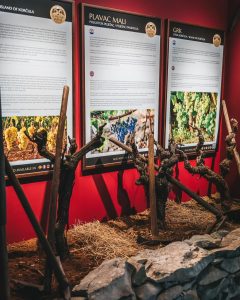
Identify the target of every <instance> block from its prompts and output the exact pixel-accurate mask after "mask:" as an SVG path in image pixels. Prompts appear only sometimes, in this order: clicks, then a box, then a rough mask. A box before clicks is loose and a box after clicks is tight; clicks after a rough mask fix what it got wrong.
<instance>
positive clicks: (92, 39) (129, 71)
mask: <svg viewBox="0 0 240 300" xmlns="http://www.w3.org/2000/svg"><path fill="white" fill-rule="evenodd" d="M83 20H84V22H83V23H84V64H85V68H84V78H85V85H84V92H85V95H84V96H85V97H84V102H85V107H84V112H85V132H84V134H85V142H89V141H90V140H91V139H92V138H93V137H94V136H95V134H96V132H97V130H98V128H99V126H101V125H102V124H104V123H106V126H105V127H104V133H103V135H104V137H105V142H104V144H103V146H102V147H101V148H99V149H95V150H93V151H92V152H89V153H88V154H87V155H86V157H85V160H84V165H85V167H86V168H88V167H89V168H94V167H95V166H101V165H108V164H121V163H124V162H126V161H127V160H128V156H126V154H125V152H124V151H122V149H121V148H119V147H117V146H116V145H114V144H112V143H111V142H110V141H109V140H108V138H109V137H114V138H116V139H118V140H119V141H121V142H122V143H127V141H128V139H129V138H130V136H131V134H133V133H135V140H136V143H137V145H138V148H139V150H140V151H142V152H144V151H146V148H147V144H148V141H147V136H148V133H149V130H150V127H152V128H154V135H155V138H156V139H157V138H158V109H159V72H160V31H161V21H160V20H159V19H156V18H151V17H145V16H140V15H134V14H130V13H124V12H119V11H114V10H108V9H102V8H97V7H91V6H84V7H83Z"/></svg>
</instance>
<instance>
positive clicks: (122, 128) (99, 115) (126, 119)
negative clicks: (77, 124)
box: [91, 109, 154, 154]
mask: <svg viewBox="0 0 240 300" xmlns="http://www.w3.org/2000/svg"><path fill="white" fill-rule="evenodd" d="M150 122H151V124H153V123H154V110H153V109H132V110H101V111H99V110H98V111H91V138H93V137H94V136H95V135H96V133H97V131H98V128H99V126H101V125H103V124H104V123H106V126H105V127H104V133H103V135H104V136H105V137H108V138H109V137H114V138H116V139H118V140H119V141H120V142H122V143H124V144H126V143H127V141H128V139H129V137H130V136H131V135H132V134H133V133H134V134H135V142H136V144H137V146H138V148H139V149H144V148H147V143H148V142H147V137H148V134H149V131H150V126H151V125H150ZM113 151H122V149H121V148H119V147H118V146H116V145H115V144H113V143H111V142H110V141H109V140H108V139H107V138H106V139H105V142H104V144H103V145H102V147H100V148H98V149H95V150H93V151H92V154H94V153H106V152H113Z"/></svg>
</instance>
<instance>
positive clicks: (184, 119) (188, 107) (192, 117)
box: [170, 92, 217, 144]
mask: <svg viewBox="0 0 240 300" xmlns="http://www.w3.org/2000/svg"><path fill="white" fill-rule="evenodd" d="M170 101H171V104H170V128H171V134H172V137H173V138H174V140H175V142H176V143H177V144H192V143H197V142H198V137H197V135H196V130H194V127H197V128H199V129H201V131H202V134H203V135H204V138H205V142H210V141H214V140H215V131H216V130H215V129H216V115H217V93H206V92H171V98H170Z"/></svg>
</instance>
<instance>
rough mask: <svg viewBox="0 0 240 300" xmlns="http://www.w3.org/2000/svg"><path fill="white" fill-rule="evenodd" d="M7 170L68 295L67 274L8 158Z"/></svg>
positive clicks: (56, 274)
mask: <svg viewBox="0 0 240 300" xmlns="http://www.w3.org/2000/svg"><path fill="white" fill-rule="evenodd" d="M5 168H6V174H7V176H8V178H9V180H10V183H11V184H12V186H13V188H14V190H15V192H16V194H17V196H18V199H19V201H20V202H21V205H22V207H23V209H24V211H25V213H26V215H27V217H28V219H29V221H30V223H31V224H32V227H33V229H34V231H35V233H36V235H37V237H38V239H39V242H40V243H41V245H42V248H43V250H44V251H45V253H46V255H47V259H48V261H49V264H50V266H51V268H52V269H53V272H54V274H55V276H56V279H57V281H58V283H59V285H60V287H61V289H62V292H63V293H66V291H68V290H69V283H68V280H67V278H66V276H65V274H64V273H63V271H62V269H61V267H60V265H59V263H58V261H57V259H56V257H55V255H54V253H53V250H52V248H51V246H50V244H49V242H48V240H47V239H46V237H45V234H44V232H43V230H42V228H41V226H40V224H39V222H38V220H37V218H36V216H35V215H34V213H33V210H32V208H31V206H30V204H29V202H28V199H27V197H26V195H25V194H24V191H23V189H22V187H21V185H20V183H19V181H18V179H17V177H16V175H15V174H14V172H13V169H12V167H11V166H10V164H9V161H8V159H7V158H6V156H5ZM0 294H1V292H0ZM4 300H5V299H4Z"/></svg>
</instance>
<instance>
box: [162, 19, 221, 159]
mask: <svg viewBox="0 0 240 300" xmlns="http://www.w3.org/2000/svg"><path fill="white" fill-rule="evenodd" d="M165 28H166V34H165V35H166V40H165V42H166V57H167V59H166V62H165V63H166V67H165V68H166V72H165V80H166V83H165V97H164V106H163V107H164V108H163V111H164V117H163V122H164V123H163V129H164V130H163V131H164V132H163V135H162V138H163V144H164V147H165V148H167V147H168V140H169V138H171V137H172V138H173V139H175V140H176V143H177V144H178V145H179V147H180V149H181V150H184V151H185V152H186V153H187V154H188V155H195V154H196V152H195V147H196V144H197V139H198V137H197V132H198V130H197V129H200V130H201V132H202V134H203V136H204V140H205V143H204V146H203V150H204V151H205V152H206V154H207V155H214V153H215V152H216V151H217V148H218V140H219V139H218V135H219V128H220V115H221V99H222V98H221V97H222V92H223V81H224V60H225V51H224V48H225V47H224V43H225V41H226V36H225V31H223V30H221V29H215V28H210V27H205V26H202V25H196V24H191V23H184V22H179V21H176V20H170V19H168V20H166V24H165ZM219 37H220V40H219ZM214 38H216V39H215V43H216V45H215V44H214ZM177 43H179V44H180V45H181V46H179V47H177V46H176V45H177ZM184 43H185V44H186V45H184ZM198 43H199V44H198ZM200 43H201V46H202V49H196V48H197V46H199V45H200ZM204 56H205V58H204ZM206 57H207V58H206ZM204 64H205V65H204ZM196 66H198V67H199V70H200V71H199V72H198V71H196ZM179 70H180V71H179ZM176 71H178V73H177V72H176ZM184 80H185V82H184ZM206 84H207V85H208V88H206ZM184 86H185V90H184ZM194 86H195V88H197V89H198V90H193V89H194V88H193V87H194ZM191 87H192V88H191ZM175 89H176V90H175ZM211 103H213V104H211ZM201 104H202V105H201ZM204 106H205V111H204V109H203V107H204ZM207 112H208V113H207ZM181 113H182V115H184V117H181ZM171 119H172V120H174V121H171ZM191 120H192V124H190V123H191V122H190V121H191ZM188 123H189V125H188ZM176 124H177V125H178V126H176ZM199 125H200V126H199ZM185 127H186V128H185ZM187 127H188V128H187ZM180 131H182V132H180ZM184 131H185V135H184ZM191 139H192V141H191V142H189V141H190V140H191ZM194 139H195V140H194ZM208 139H209V140H208ZM188 140H189V141H188Z"/></svg>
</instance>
